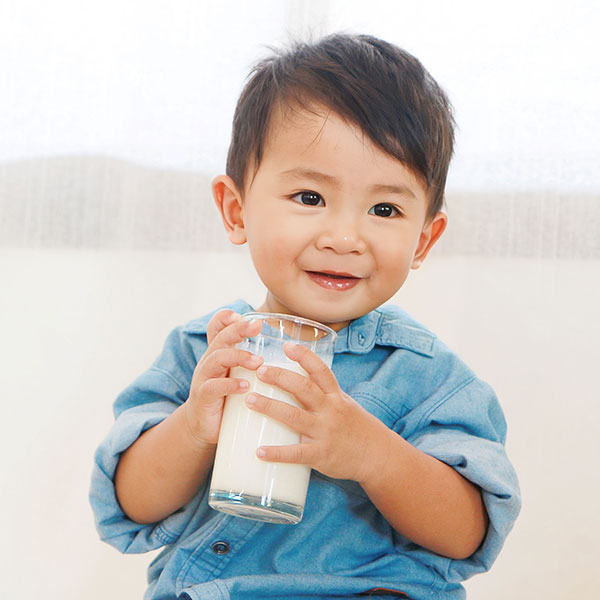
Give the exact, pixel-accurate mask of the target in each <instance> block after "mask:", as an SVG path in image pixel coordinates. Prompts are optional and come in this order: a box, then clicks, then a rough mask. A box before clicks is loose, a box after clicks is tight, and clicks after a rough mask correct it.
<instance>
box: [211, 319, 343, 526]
mask: <svg viewBox="0 0 600 600" xmlns="http://www.w3.org/2000/svg"><path fill="white" fill-rule="evenodd" d="M245 318H246V319H250V320H256V319H260V320H261V321H262V323H263V326H262V331H261V332H260V333H259V334H258V335H256V336H254V337H251V338H247V339H245V340H244V341H243V342H242V343H240V344H239V345H238V347H239V348H243V349H244V350H248V351H249V352H252V353H253V354H258V355H260V356H263V357H264V359H265V360H264V364H266V365H275V366H278V367H282V368H284V369H289V370H290V371H295V372H297V373H301V374H303V375H305V374H306V373H305V371H304V370H303V369H302V368H301V367H300V366H299V365H298V363H296V362H294V361H291V360H290V359H289V358H287V356H286V355H285V353H284V352H283V344H284V343H285V342H286V341H293V342H294V343H296V344H302V345H304V346H306V347H308V348H310V349H311V350H312V351H313V352H314V353H315V354H317V356H319V357H320V358H321V360H323V362H325V364H327V366H329V367H331V363H332V361H333V350H334V347H335V340H336V338H337V334H336V333H335V331H333V329H330V328H329V327H326V326H325V325H322V324H321V323H317V322H315V321H310V320H308V319H303V318H301V317H294V316H291V315H280V314H275V313H248V314H246V315H245ZM230 376H231V377H236V378H238V377H239V378H241V379H246V380H248V381H249V382H250V388H249V390H248V392H246V393H243V394H230V395H229V396H227V398H226V400H225V407H224V410H223V419H222V421H221V430H220V433H219V442H218V444H217V453H216V456H215V463H214V467H213V474H212V479H211V485H210V493H209V499H208V503H209V505H210V506H211V507H212V508H214V509H216V510H220V511H222V512H225V513H229V514H232V515H236V516H238V517H245V518H248V519H255V520H258V521H268V522H271V523H288V524H294V523H298V522H300V520H301V519H302V513H303V511H304V503H305V500H306V492H307V490H308V481H309V478H310V467H308V466H307V465H295V464H284V463H268V462H265V461H262V460H260V459H259V458H258V457H257V456H256V449H257V448H258V447H259V446H273V445H277V446H280V445H289V444H297V443H298V442H299V441H300V435H299V434H298V433H297V432H295V431H294V430H292V429H291V428H289V427H287V426H286V425H283V424H282V423H279V422H277V421H275V420H273V419H271V418H269V417H266V416H264V415H261V414H259V413H257V412H255V411H253V410H251V409H249V408H248V407H247V406H246V395H247V394H248V393H250V392H253V391H254V392H258V393H259V394H263V395H265V396H269V397H270V398H276V399H278V400H282V401H284V402H288V403H289V404H293V405H296V406H298V402H297V401H296V399H295V398H294V397H293V396H292V395H291V394H288V393H287V392H284V391H283V390H281V389H279V388H276V387H274V386H270V385H266V384H265V383H263V382H261V381H259V380H258V379H257V378H256V372H255V371H251V370H248V369H245V368H242V367H234V368H232V369H231V371H230Z"/></svg>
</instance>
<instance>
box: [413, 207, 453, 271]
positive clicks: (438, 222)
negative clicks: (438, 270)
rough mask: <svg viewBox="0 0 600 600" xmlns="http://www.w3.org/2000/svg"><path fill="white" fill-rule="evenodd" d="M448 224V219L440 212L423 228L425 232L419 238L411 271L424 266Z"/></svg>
mask: <svg viewBox="0 0 600 600" xmlns="http://www.w3.org/2000/svg"><path fill="white" fill-rule="evenodd" d="M447 223H448V217H447V216H446V214H445V213H443V212H441V211H440V212H438V213H437V214H436V215H435V216H434V217H433V219H431V220H430V221H429V222H426V223H425V227H423V231H422V232H421V236H420V237H419V244H418V246H417V250H416V252H415V256H414V258H413V262H412V265H411V269H418V268H419V267H420V266H421V265H422V264H423V261H424V260H425V258H426V257H427V255H428V254H429V251H430V250H431V249H432V248H433V246H434V244H435V243H436V242H437V241H438V240H439V239H440V237H441V235H442V233H444V230H445V229H446V225H447Z"/></svg>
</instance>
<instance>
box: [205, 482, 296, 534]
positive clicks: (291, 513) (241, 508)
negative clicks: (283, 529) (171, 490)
mask: <svg viewBox="0 0 600 600" xmlns="http://www.w3.org/2000/svg"><path fill="white" fill-rule="evenodd" d="M208 504H209V506H211V507H212V508H214V509H215V510H219V511H221V512H224V513H227V514H230V515H235V516H236V517H243V518H244V519H253V520H255V521H266V522H268V523H281V524H284V525H295V524H296V523H299V522H300V521H301V519H302V513H303V511H304V507H303V506H298V505H297V504H291V503H290V502H280V501H279V500H273V499H271V500H267V499H266V498H264V497H261V496H253V495H251V494H244V493H243V492H241V493H237V494H236V493H235V492H224V491H221V490H211V491H210V494H209V496H208Z"/></svg>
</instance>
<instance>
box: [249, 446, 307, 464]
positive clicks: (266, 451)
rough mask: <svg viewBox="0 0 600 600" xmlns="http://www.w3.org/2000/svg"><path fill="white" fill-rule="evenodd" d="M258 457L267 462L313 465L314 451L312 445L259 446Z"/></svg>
mask: <svg viewBox="0 0 600 600" xmlns="http://www.w3.org/2000/svg"><path fill="white" fill-rule="evenodd" d="M256 456H257V457H258V458H260V460H264V461H266V462H278V463H291V464H295V465H312V463H313V458H314V457H313V449H312V447H311V446H310V444H291V445H289V446H259V447H258V448H257V449H256Z"/></svg>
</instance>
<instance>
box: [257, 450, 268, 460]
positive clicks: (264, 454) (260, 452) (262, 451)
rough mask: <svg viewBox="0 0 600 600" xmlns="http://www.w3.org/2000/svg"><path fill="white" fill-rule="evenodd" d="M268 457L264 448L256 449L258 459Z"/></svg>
mask: <svg viewBox="0 0 600 600" xmlns="http://www.w3.org/2000/svg"><path fill="white" fill-rule="evenodd" d="M266 455H267V451H266V450H265V449H264V448H257V449H256V456H258V458H264V457H265V456H266Z"/></svg>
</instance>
